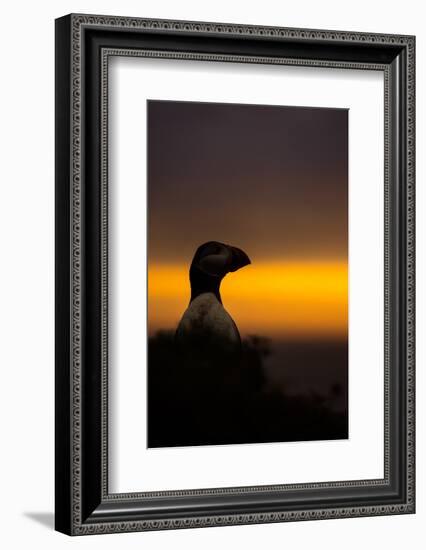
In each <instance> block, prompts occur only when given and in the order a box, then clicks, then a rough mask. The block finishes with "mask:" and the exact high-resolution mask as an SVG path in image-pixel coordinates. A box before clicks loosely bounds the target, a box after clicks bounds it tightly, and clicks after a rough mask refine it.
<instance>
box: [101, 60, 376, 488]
mask: <svg viewBox="0 0 426 550" xmlns="http://www.w3.org/2000/svg"><path fill="white" fill-rule="evenodd" d="M170 75H172V77H171V76H170ZM109 77H110V89H109V121H110V126H109V136H110V143H109V153H110V160H109V193H110V207H109V208H110V210H109V214H110V217H109V232H110V247H109V265H110V268H109V269H110V272H109V275H110V279H109V283H110V285H109V294H110V301H109V307H110V312H109V375H110V376H109V381H110V384H109V387H110V392H109V400H110V401H109V404H110V406H109V413H110V421H109V432H108V434H109V443H110V446H109V448H110V455H109V461H110V469H109V471H110V477H109V482H110V486H109V487H110V491H112V492H121V493H127V492H132V491H140V492H143V491H156V490H173V489H175V490H176V489H196V488H201V487H203V488H210V487H230V486H244V485H272V484H277V483H278V484H281V483H282V484H284V483H306V482H313V481H342V480H350V479H373V478H381V477H383V288H384V287H383V73H382V72H377V71H352V70H351V71H348V70H344V69H330V70H325V69H317V68H309V69H307V68H304V67H288V66H287V67H284V66H279V65H268V66H259V65H252V64H238V65H236V64H234V63H232V64H230V63H211V62H203V63H202V62H199V61H181V60H180V61H177V62H176V61H165V60H162V59H161V60H157V59H144V58H136V59H135V58H133V59H132V58H128V57H126V58H114V59H112V60H111V61H110V73H109ZM170 78H172V79H173V86H172V88H171V89H170V87H169V86H168V83H169V82H170ZM147 98H150V99H162V100H170V99H174V100H180V101H206V102H219V103H220V102H231V103H232V102H240V103H245V104H256V103H261V104H270V105H297V106H306V105H309V106H311V107H312V106H315V107H323V108H329V107H334V108H343V109H349V113H348V116H349V281H350V284H349V405H350V406H349V439H346V440H341V441H310V442H297V443H275V444H262V445H222V446H201V447H181V448H171V449H147V448H146V337H145V336H144V335H145V331H146V326H145V312H146V285H145V283H144V281H146V248H145V240H146V192H147V185H146V173H147V167H146V154H145V153H144V152H145V151H146V146H147V144H146V132H145V131H144V129H145V128H146V99H147ZM141 129H142V131H141ZM367 196H368V198H369V200H368V201H366V200H365V198H366V197H367ZM135 238H136V239H137V242H138V251H139V253H138V254H135V253H134V250H135ZM366 265H368V270H366V269H365V266H366ZM366 304H368V307H369V314H368V316H366V315H365V308H366ZM366 380H368V384H366V383H365V381H366ZM306 456H315V460H311V461H309V462H308V463H307V462H306ZM265 464H267V465H268V467H267V468H264V467H253V465H265ZM148 472H149V474H148Z"/></svg>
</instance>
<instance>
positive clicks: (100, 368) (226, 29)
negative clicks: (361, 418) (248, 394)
mask: <svg viewBox="0 0 426 550" xmlns="http://www.w3.org/2000/svg"><path fill="white" fill-rule="evenodd" d="M111 56H130V57H149V58H157V59H160V58H161V59H172V60H176V62H179V60H181V59H190V60H203V61H212V62H215V61H216V62H217V61H226V62H231V63H236V62H238V63H251V64H277V65H280V64H281V65H297V66H302V67H305V66H306V67H319V68H321V67H324V68H330V67H333V68H343V69H357V70H364V69H365V70H376V71H381V72H382V73H383V75H384V121H385V129H384V136H385V139H384V160H385V165H384V180H385V181H384V190H385V192H384V197H383V200H384V212H385V228H384V236H385V243H384V251H385V253H384V266H385V267H384V289H385V295H384V300H385V315H384V357H385V361H384V374H385V375H384V386H383V391H384V477H383V478H381V479H363V480H361V481H357V480H355V481H353V480H342V481H332V482H318V483H309V482H307V483H300V484H299V483H298V484H284V485H283V484H279V480H277V484H275V485H261V486H245V487H227V488H211V489H204V488H200V489H191V490H180V491H154V492H152V491H151V492H146V493H138V492H134V493H110V492H109V489H108V346H107V342H108V149H107V144H108V133H107V129H108V111H109V105H108V61H109V59H110V58H111ZM414 156H415V38H414V37H413V36H399V35H388V34H386V35H382V34H371V33H353V32H342V31H328V30H327V31H325V30H324V31H323V30H308V29H291V28H279V27H255V26H246V25H236V24H218V23H204V22H189V21H169V20H152V19H139V18H128V17H116V16H111V17H110V16H98V15H79V14H71V15H67V16H65V17H62V18H60V19H57V20H56V172H55V177H56V371H55V373H56V374H55V377H56V382H55V392H56V411H55V414H56V429H55V437H56V444H55V453H56V473H55V476H56V478H55V482H56V495H55V498H56V513H55V516H56V529H57V530H58V531H61V532H63V533H66V534H69V535H85V534H100V533H119V532H127V531H144V530H157V529H177V528H187V527H204V526H219V525H238V524H248V523H267V522H284V521H296V520H309V519H327V518H347V517H359V516H374V515H385V514H408V513H414V511H415V461H414V422H415V420H414V389H415V388H414V377H415V374H414V345H415V343H414V284H415V283H414V267H415V264H414V246H415V243H414V226H415V224H414V178H415V158H414ZM366 200H368V198H366ZM367 269H368V267H367ZM147 475H149V472H147Z"/></svg>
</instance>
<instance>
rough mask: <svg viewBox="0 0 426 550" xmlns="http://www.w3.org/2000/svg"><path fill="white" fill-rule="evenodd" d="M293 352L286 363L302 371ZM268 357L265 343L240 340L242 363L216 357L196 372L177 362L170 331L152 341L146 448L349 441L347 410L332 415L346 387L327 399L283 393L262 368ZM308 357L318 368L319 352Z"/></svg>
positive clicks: (189, 365)
mask: <svg viewBox="0 0 426 550" xmlns="http://www.w3.org/2000/svg"><path fill="white" fill-rule="evenodd" d="M302 345H303V344H302ZM299 347H300V346H299ZM295 349H296V347H295V346H293V347H292V348H291V350H293V351H292V353H289V360H290V361H296V363H295V364H294V368H297V353H296V352H295V351H294V350H295ZM330 353H331V354H332V353H334V351H332V352H330ZM270 354H271V348H270V345H269V342H268V340H267V339H265V338H261V337H259V336H251V337H249V338H246V339H245V340H244V341H243V345H242V353H241V357H240V358H239V359H238V360H235V357H233V358H232V360H229V361H228V360H227V359H226V358H224V357H223V356H222V357H216V358H215V357H212V358H211V360H210V361H209V362H208V364H203V365H197V364H196V362H194V361H188V358H187V357H182V356H181V355H179V353H178V352H177V349H176V346H175V342H174V334H173V333H172V332H166V331H163V332H159V333H157V334H156V335H155V337H152V338H150V339H149V344H148V446H149V447H172V446H187V445H220V444H237V443H264V442H278V441H308V440H320V439H344V438H347V437H348V422H347V407H346V406H345V407H344V410H343V411H337V410H335V408H333V403H334V402H335V400H336V399H338V398H341V396H342V391H343V389H342V387H341V385H340V384H339V383H338V382H334V383H332V384H330V386H329V391H328V393H327V394H325V395H324V394H319V393H316V392H312V391H311V392H310V393H305V394H303V395H302V394H300V395H294V394H293V395H290V394H286V392H285V390H283V388H282V387H280V386H279V385H277V384H274V382H273V381H271V380H270V377H268V373H267V371H266V369H265V361H266V359H267V358H268V357H269V356H270ZM311 355H312V357H311V359H312V361H315V353H314V352H312V353H311ZM345 396H346V392H345ZM345 399H346V397H345Z"/></svg>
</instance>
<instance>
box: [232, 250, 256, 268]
mask: <svg viewBox="0 0 426 550" xmlns="http://www.w3.org/2000/svg"><path fill="white" fill-rule="evenodd" d="M229 249H230V251H231V261H230V266H229V271H237V269H241V268H242V267H244V266H246V265H249V264H250V263H251V261H250V258H249V257H248V256H247V254H246V253H245V252H244V251H243V250H241V248H237V247H236V246H229Z"/></svg>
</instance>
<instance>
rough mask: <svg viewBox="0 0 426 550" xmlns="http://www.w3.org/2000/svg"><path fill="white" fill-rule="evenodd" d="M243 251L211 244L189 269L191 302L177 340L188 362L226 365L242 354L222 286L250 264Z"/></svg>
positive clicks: (196, 364) (183, 317)
mask: <svg viewBox="0 0 426 550" xmlns="http://www.w3.org/2000/svg"><path fill="white" fill-rule="evenodd" d="M250 263H251V262H250V259H249V257H248V256H247V254H246V253H245V252H243V250H241V249H240V248H237V247H235V246H230V245H228V244H224V243H221V242H217V241H209V242H206V243H204V244H202V245H201V246H199V247H198V249H197V250H196V252H195V255H194V258H193V260H192V263H191V267H190V270H189V280H190V283H191V300H190V303H189V306H188V308H187V309H186V311H185V312H184V314H183V316H182V319H181V321H180V323H179V325H178V327H177V330H176V335H175V340H176V343H177V345H178V348H179V350H180V351H181V353H182V354H183V356H184V358H185V360H186V363H187V364H188V362H189V363H191V364H192V366H197V367H198V368H200V367H202V366H203V365H204V366H206V365H212V364H215V366H218V364H219V363H221V366H222V367H223V366H224V362H225V363H226V362H228V361H231V360H233V359H235V358H236V357H238V356H239V355H240V353H241V337H240V333H239V331H238V328H237V325H236V324H235V322H234V320H233V319H232V317H231V316H230V315H229V313H228V312H227V311H226V309H225V308H224V307H223V305H222V299H221V296H220V283H221V282H222V279H223V278H224V277H225V275H227V274H228V273H230V272H234V271H237V270H238V269H241V268H242V267H244V266H246V265H248V264H250Z"/></svg>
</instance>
